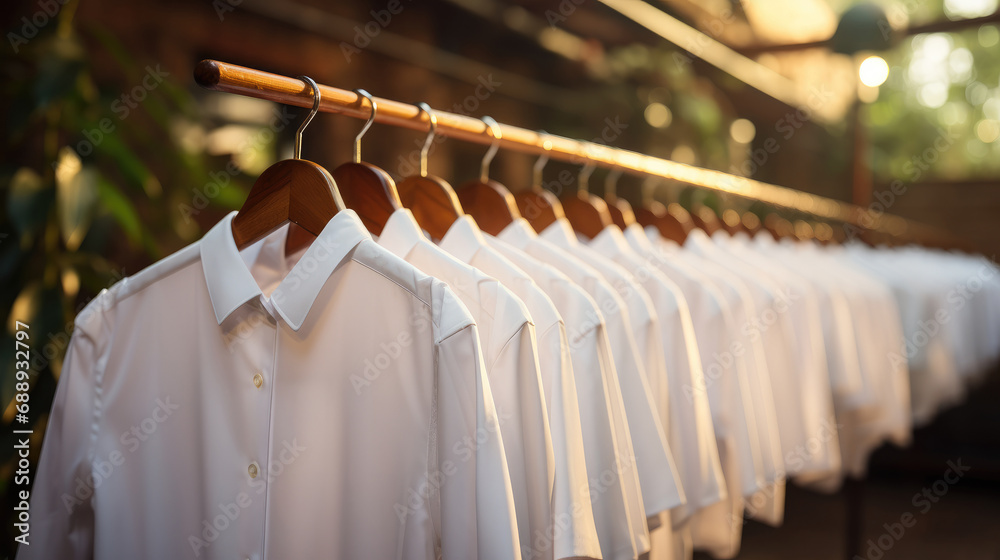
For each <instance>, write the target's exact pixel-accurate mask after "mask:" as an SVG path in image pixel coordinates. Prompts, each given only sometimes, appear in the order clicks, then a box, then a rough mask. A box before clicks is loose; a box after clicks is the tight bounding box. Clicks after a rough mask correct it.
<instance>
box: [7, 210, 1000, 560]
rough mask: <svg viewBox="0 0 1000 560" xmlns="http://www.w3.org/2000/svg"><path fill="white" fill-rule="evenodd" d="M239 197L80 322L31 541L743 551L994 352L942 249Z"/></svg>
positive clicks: (980, 292)
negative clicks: (328, 216)
mask: <svg viewBox="0 0 1000 560" xmlns="http://www.w3.org/2000/svg"><path fill="white" fill-rule="evenodd" d="M234 215H235V213H234V214H230V215H229V216H227V217H226V218H225V219H223V220H222V221H221V222H219V223H218V224H217V225H216V226H215V227H214V228H212V229H211V230H210V231H209V232H208V233H207V234H206V235H205V236H204V238H203V239H202V240H200V241H198V242H196V243H194V244H192V245H190V246H188V247H187V248H185V249H182V250H181V251H179V252H177V253H175V254H174V255H172V256H170V257H168V258H166V259H163V260H162V261H160V262H158V263H156V264H154V265H153V266H151V267H149V268H147V269H146V270H144V271H142V272H140V273H138V274H136V275H134V276H131V277H128V278H126V279H124V280H122V281H121V282H119V283H117V284H116V285H115V286H113V287H112V288H110V289H109V290H106V291H104V292H102V293H101V294H100V295H99V296H98V297H97V298H95V299H94V301H92V302H91V303H90V304H89V305H88V306H87V307H86V308H85V309H84V310H83V311H82V312H81V313H80V315H79V316H78V317H77V318H76V322H75V324H76V329H75V332H74V334H73V337H72V341H71V343H70V347H69V350H68V352H67V355H66V357H65V360H64V362H63V363H62V366H61V373H60V379H59V384H58V389H57V392H56V398H55V403H54V405H53V409H52V412H51V414H50V416H49V420H48V425H47V430H46V435H45V439H44V446H43V449H42V455H41V459H40V463H39V467H38V472H37V475H36V477H35V483H34V489H33V491H32V494H31V498H30V503H31V505H30V520H31V521H30V522H31V534H30V539H29V541H30V544H28V545H22V546H21V547H20V549H19V553H18V558H20V559H21V560H32V559H49V558H60V559H67V560H75V559H81V560H82V559H87V558H97V559H116V558H146V559H160V558H162V559H168V558H169V559H176V558H213V559H214V558H234V559H239V558H247V559H255V560H261V559H267V558H271V559H274V558H401V559H403V558H405V559H430V558H444V559H455V560H468V559H475V558H484V559H493V558H496V559H517V558H522V559H525V560H527V559H563V558H574V557H582V558H605V559H609V560H612V559H614V560H618V559H631V558H637V557H640V556H643V555H647V554H648V557H649V558H651V559H654V560H655V559H686V558H690V557H691V555H692V553H693V552H692V551H693V550H694V549H701V550H705V551H707V552H709V553H710V554H712V555H714V556H715V557H717V558H729V557H732V556H734V555H735V554H736V553H737V552H738V550H739V547H740V535H741V530H742V525H743V520H744V519H745V518H752V519H756V520H759V521H762V522H765V523H769V524H772V525H780V524H781V522H782V518H783V515H784V487H785V483H786V481H787V480H793V481H795V482H796V483H799V484H802V485H806V486H810V487H814V488H817V489H820V490H825V491H832V490H835V489H836V488H837V487H838V485H839V484H840V481H841V480H842V478H843V477H844V476H845V475H852V476H862V475H863V474H864V470H865V464H866V462H867V457H868V454H869V453H870V452H871V451H872V450H873V449H874V448H875V447H877V446H878V445H880V444H882V443H883V442H885V441H892V442H896V443H898V444H905V443H906V442H907V441H908V439H909V437H910V432H911V428H912V423H913V421H914V419H918V421H926V420H928V419H929V418H930V416H931V415H932V414H933V412H934V411H936V410H938V409H940V408H941V407H943V406H946V405H948V404H951V403H953V402H955V401H956V400H957V399H959V398H960V397H961V395H962V392H963V391H964V390H965V387H967V385H968V384H969V383H970V382H971V381H973V380H974V379H975V374H976V373H977V372H979V371H981V369H982V367H983V366H984V365H985V364H987V363H988V362H990V361H991V360H994V359H995V358H996V357H997V344H996V342H997V340H998V334H1000V332H998V331H1000V324H998V317H1000V314H998V313H996V312H995V310H996V308H997V307H998V306H1000V282H998V278H997V277H996V275H995V274H994V273H995V270H996V269H995V267H994V266H993V265H992V264H990V263H988V262H986V261H984V260H976V259H973V258H971V257H968V256H961V255H957V254H952V253H943V252H931V251H927V250H923V249H910V248H907V249H884V248H881V249H871V248H868V247H865V246H859V245H853V244H851V245H847V246H844V247H821V246H818V245H814V244H811V243H787V242H781V243H777V242H774V241H773V240H772V239H771V238H770V237H768V236H756V237H755V238H752V239H751V238H750V237H748V236H743V235H737V236H734V237H730V236H728V235H727V234H716V235H715V236H712V237H710V236H708V235H706V234H704V233H703V232H701V231H694V232H692V233H691V234H690V235H689V237H688V239H687V241H686V242H685V244H684V245H683V246H679V245H677V244H676V243H673V242H670V241H667V240H664V239H662V238H661V237H660V236H659V234H658V233H656V232H655V230H648V231H647V230H643V229H642V228H641V227H639V226H637V225H633V226H629V227H628V228H627V229H626V230H625V231H622V230H620V229H618V228H617V227H615V226H609V227H608V228H606V229H605V230H604V231H603V232H602V233H601V234H600V235H598V236H597V237H596V238H595V239H593V240H582V239H580V238H578V237H577V235H576V234H575V233H574V232H573V231H572V228H571V227H570V226H569V224H568V222H566V221H565V220H559V221H557V222H556V223H554V224H552V225H551V226H549V227H548V228H547V229H546V230H545V231H543V232H541V234H536V233H535V232H534V231H533V230H532V229H531V227H530V226H529V225H528V223H527V222H526V221H524V220H520V219H519V220H516V221H514V222H513V223H511V224H510V225H509V226H508V227H507V228H506V229H505V230H504V231H503V232H501V233H500V234H499V235H498V236H496V237H492V236H489V235H487V234H485V233H483V232H482V231H480V230H479V228H478V227H477V225H476V223H475V221H474V220H473V219H472V218H471V217H468V216H464V217H462V218H460V219H459V220H458V221H456V223H455V224H454V225H453V226H452V227H451V228H450V230H449V231H448V233H447V234H446V235H445V236H444V238H443V239H441V240H440V241H439V242H438V243H433V242H431V241H430V240H428V239H427V237H426V236H425V235H424V234H423V233H422V231H421V230H420V228H419V226H418V225H417V223H416V221H415V220H414V219H413V216H412V215H411V214H410V212H409V211H408V210H405V209H402V210H397V211H396V212H395V213H394V214H393V215H392V216H391V217H390V218H389V220H388V222H387V223H386V225H385V227H384V229H383V231H382V232H381V233H380V235H379V236H378V237H377V238H373V237H372V236H371V235H370V234H369V233H368V232H367V231H366V230H365V229H364V226H363V225H362V223H361V221H360V219H359V218H358V216H357V215H356V214H355V213H354V212H353V211H350V210H347V211H341V212H339V213H338V214H337V215H336V216H335V217H334V218H333V219H332V220H331V221H330V222H329V223H328V225H327V226H326V228H325V229H324V230H323V232H322V233H321V234H320V235H319V236H318V237H317V239H316V240H315V241H314V242H313V243H312V244H311V245H310V246H309V247H308V248H306V249H305V250H303V251H300V252H298V253H297V254H294V255H286V254H285V251H284V247H285V238H286V235H287V231H288V228H287V226H286V227H285V228H282V229H279V230H278V231H276V232H274V233H272V234H271V235H269V236H268V237H266V238H265V239H263V240H261V241H259V242H257V243H255V244H254V245H252V246H250V247H248V248H247V249H245V250H243V251H238V250H237V247H236V244H235V242H234V240H233V236H232V231H231V222H232V218H233V216H234ZM970 275H974V276H976V277H977V278H979V279H980V280H979V281H977V282H972V283H971V284H970V280H969V278H970ZM957 282H964V283H965V284H963V285H966V284H968V285H967V286H966V288H965V290H964V291H963V292H962V295H961V296H959V297H958V298H956V297H954V296H953V294H952V290H953V289H955V285H956V283H957ZM962 298H964V300H963V299H962ZM953 300H954V301H964V305H963V306H962V307H960V308H957V309H953V310H951V312H950V318H949V319H948V320H944V319H942V318H941V317H940V312H939V310H940V309H951V308H947V307H943V306H947V305H953V306H954V305H957V304H955V303H953ZM928 318H930V319H928ZM928 320H933V321H935V322H934V323H933V324H931V325H930V326H928V325H929V323H928ZM935 325H936V328H934V326H935ZM928 329H930V330H928ZM931 330H933V332H931ZM924 331H927V332H926V333H925V336H924V337H923V338H921V337H919V336H918V335H917V333H919V332H924ZM908 344H909V346H908ZM918 387H919V390H918ZM911 390H912V407H911Z"/></svg>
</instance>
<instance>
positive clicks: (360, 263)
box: [351, 257, 431, 307]
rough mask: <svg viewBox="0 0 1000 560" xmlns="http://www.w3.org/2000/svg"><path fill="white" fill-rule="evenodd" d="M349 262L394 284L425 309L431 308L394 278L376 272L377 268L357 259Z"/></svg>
mask: <svg viewBox="0 0 1000 560" xmlns="http://www.w3.org/2000/svg"><path fill="white" fill-rule="evenodd" d="M351 260H352V261H354V262H356V263H358V264H359V265H361V266H363V267H365V268H367V269H368V270H370V271H372V272H374V273H375V274H378V275H379V276H381V277H382V278H385V279H386V280H388V281H390V282H392V283H393V284H395V285H397V286H399V288H400V289H401V290H403V291H404V292H407V293H408V294H410V295H412V296H413V297H414V298H415V299H416V300H417V301H419V302H420V303H422V304H424V305H425V306H427V307H430V306H431V304H430V303H429V302H427V301H424V298H422V297H420V295H419V294H417V293H416V292H414V291H413V290H411V289H409V288H407V287H406V286H404V285H402V284H401V283H399V281H398V280H396V279H395V278H392V277H390V276H389V275H387V274H385V273H384V272H382V271H381V270H378V269H377V268H374V267H372V266H371V265H369V264H368V263H364V262H361V261H360V260H358V259H357V258H356V257H351Z"/></svg>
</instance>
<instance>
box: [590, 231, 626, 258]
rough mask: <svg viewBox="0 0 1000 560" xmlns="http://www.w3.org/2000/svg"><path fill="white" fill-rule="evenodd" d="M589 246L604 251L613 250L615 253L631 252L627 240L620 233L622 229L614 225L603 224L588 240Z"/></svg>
mask: <svg viewBox="0 0 1000 560" xmlns="http://www.w3.org/2000/svg"><path fill="white" fill-rule="evenodd" d="M590 246H591V247H593V248H595V249H597V250H599V251H602V252H605V253H606V254H607V252H608V251H613V252H617V253H631V252H632V248H631V247H629V244H628V241H627V240H626V239H625V236H624V235H622V230H621V229H620V228H619V227H618V226H616V225H609V226H605V227H604V229H602V230H601V233H598V234H597V235H596V236H595V237H594V239H593V240H592V241H591V242H590Z"/></svg>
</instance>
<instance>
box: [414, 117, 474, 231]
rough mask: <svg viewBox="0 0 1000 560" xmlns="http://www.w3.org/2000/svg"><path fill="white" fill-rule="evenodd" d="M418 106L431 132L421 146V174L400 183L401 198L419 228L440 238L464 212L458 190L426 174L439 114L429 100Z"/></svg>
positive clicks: (442, 180) (438, 178)
mask: <svg viewBox="0 0 1000 560" xmlns="http://www.w3.org/2000/svg"><path fill="white" fill-rule="evenodd" d="M417 107H419V108H420V110H421V111H422V112H424V113H427V119H428V121H429V124H430V131H429V132H428V133H427V139H426V140H424V145H423V147H422V148H421V149H420V174H419V175H413V176H410V177H407V178H405V179H403V180H402V181H400V182H399V185H398V189H399V197H400V201H401V202H402V203H403V206H405V207H407V208H409V209H410V211H412V212H413V218H414V219H415V220H417V223H418V224H420V227H421V228H422V229H423V230H424V231H426V232H427V233H428V234H430V236H431V237H432V238H434V239H441V238H442V237H444V234H445V233H448V228H450V227H451V226H452V224H454V223H455V220H457V219H458V217H459V216H461V215H462V214H464V212H463V211H462V204H461V203H460V202H459V200H458V195H457V194H455V189H453V188H452V187H451V185H449V184H448V182H447V181H445V180H444V179H441V178H440V177H435V176H433V175H428V174H427V152H428V151H429V150H430V147H431V143H432V142H434V132H435V131H436V130H437V115H436V114H434V111H432V110H431V107H430V105H428V104H426V103H420V104H419V105H417Z"/></svg>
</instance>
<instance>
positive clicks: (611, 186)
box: [604, 169, 623, 197]
mask: <svg viewBox="0 0 1000 560" xmlns="http://www.w3.org/2000/svg"><path fill="white" fill-rule="evenodd" d="M622 173H623V171H622V170H621V169H612V170H611V172H610V173H608V176H607V177H605V178H604V196H615V197H617V196H618V179H621V176H622Z"/></svg>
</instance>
